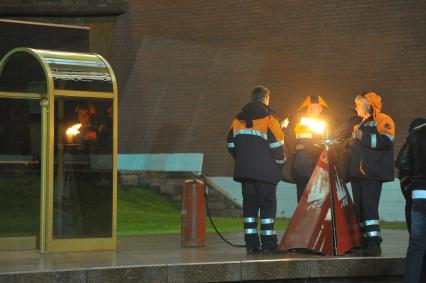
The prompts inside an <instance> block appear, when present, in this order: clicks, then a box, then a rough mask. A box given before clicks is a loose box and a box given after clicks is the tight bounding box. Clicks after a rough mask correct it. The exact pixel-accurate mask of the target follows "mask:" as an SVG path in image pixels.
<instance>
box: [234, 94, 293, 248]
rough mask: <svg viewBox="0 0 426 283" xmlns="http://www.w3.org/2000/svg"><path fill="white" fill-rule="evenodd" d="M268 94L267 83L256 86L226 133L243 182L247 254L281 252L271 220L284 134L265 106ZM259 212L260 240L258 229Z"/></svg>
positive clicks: (236, 168)
mask: <svg viewBox="0 0 426 283" xmlns="http://www.w3.org/2000/svg"><path fill="white" fill-rule="evenodd" d="M269 95H270V92H269V90H268V89H267V88H266V87H263V86H258V87H255V88H254V89H253V91H252V92H251V102H250V103H248V104H246V105H245V106H244V107H243V109H242V111H241V112H240V113H238V115H237V117H236V118H234V119H233V121H232V123H231V127H230V130H229V134H228V137H227V142H228V151H229V152H230V154H231V155H232V156H233V157H234V159H235V164H234V180H235V181H237V182H240V183H241V185H242V194H243V217H244V239H245V243H246V248H247V254H254V253H258V252H261V251H263V253H264V254H271V253H280V250H278V245H277V235H276V232H275V229H274V221H275V217H276V212H277V197H276V186H277V183H278V182H279V181H280V180H281V177H282V166H283V164H284V161H285V156H284V134H283V132H282V130H281V127H280V124H279V122H278V119H277V118H276V117H275V116H274V115H273V111H272V109H271V108H270V107H269V106H268V105H269ZM259 213H260V229H261V232H260V240H259V235H258V232H257V223H258V216H259ZM260 243H261V244H260Z"/></svg>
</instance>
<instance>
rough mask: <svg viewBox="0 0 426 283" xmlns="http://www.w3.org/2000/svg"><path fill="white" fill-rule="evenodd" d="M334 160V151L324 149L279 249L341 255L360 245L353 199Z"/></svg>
mask: <svg viewBox="0 0 426 283" xmlns="http://www.w3.org/2000/svg"><path fill="white" fill-rule="evenodd" d="M335 164H336V162H335V161H334V155H333V151H332V150H330V151H325V150H324V151H323V152H322V153H321V156H320V158H319V159H318V162H317V165H316V167H315V169H314V171H313V173H312V176H311V178H310V180H309V183H308V185H307V186H306V189H305V191H304V193H303V195H302V198H301V199H300V202H299V204H298V206H297V208H296V210H295V212H294V215H293V217H292V218H291V220H290V223H289V225H288V227H287V230H286V231H285V234H284V236H283V238H282V240H281V243H280V245H279V248H280V249H283V250H289V249H298V248H299V249H308V250H312V251H317V252H320V253H322V254H325V255H343V254H344V253H345V252H347V251H348V250H350V249H351V248H354V247H360V246H361V233H360V230H359V227H358V224H357V221H356V219H355V212H354V208H353V202H352V199H351V197H350V195H349V192H348V189H347V188H346V185H345V183H344V182H343V181H342V180H341V178H340V177H339V175H338V170H337V167H336V165H335ZM330 191H331V192H333V195H331V194H330ZM332 200H333V203H334V205H333V206H331V202H332Z"/></svg>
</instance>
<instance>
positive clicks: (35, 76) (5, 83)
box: [0, 52, 47, 93]
mask: <svg viewBox="0 0 426 283" xmlns="http://www.w3.org/2000/svg"><path fill="white" fill-rule="evenodd" d="M23 66H25V68H24V70H23ZM0 91H1V92H20V93H46V92H47V84H46V75H45V73H44V71H43V68H42V66H41V65H40V63H39V62H38V61H37V59H36V58H35V57H34V56H33V55H32V54H29V53H26V52H17V53H16V54H14V56H12V57H11V58H10V59H9V60H8V61H7V62H6V65H5V66H4V68H3V71H2V72H1V76H0Z"/></svg>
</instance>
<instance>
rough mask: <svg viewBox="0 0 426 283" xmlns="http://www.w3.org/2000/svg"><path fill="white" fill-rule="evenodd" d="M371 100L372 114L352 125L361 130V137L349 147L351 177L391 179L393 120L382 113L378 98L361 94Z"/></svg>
mask: <svg viewBox="0 0 426 283" xmlns="http://www.w3.org/2000/svg"><path fill="white" fill-rule="evenodd" d="M364 97H365V98H367V100H368V102H369V103H370V105H371V107H372V109H373V113H372V115H371V116H370V117H368V118H367V119H365V120H363V121H361V122H360V123H359V124H357V125H355V127H354V132H355V131H356V130H361V131H362V133H363V134H362V138H361V139H360V140H358V139H354V143H353V144H352V147H351V160H350V176H351V178H363V179H374V180H379V181H382V182H389V181H393V179H394V175H393V173H394V171H393V163H394V161H393V141H394V139H395V123H394V122H393V120H392V118H391V117H389V116H388V115H386V114H384V113H382V112H381V109H382V99H381V97H380V96H379V95H378V94H376V93H374V92H370V93H367V94H365V95H364Z"/></svg>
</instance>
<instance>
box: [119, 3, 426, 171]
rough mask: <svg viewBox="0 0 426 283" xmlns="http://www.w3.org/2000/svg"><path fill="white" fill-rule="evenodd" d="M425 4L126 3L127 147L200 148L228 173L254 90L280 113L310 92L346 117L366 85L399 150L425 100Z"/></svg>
mask: <svg viewBox="0 0 426 283" xmlns="http://www.w3.org/2000/svg"><path fill="white" fill-rule="evenodd" d="M425 8H426V2H423V1H410V2H405V1H337V0H336V1H321V2H320V1H255V0H247V1H235V0H226V1H225V0H223V1H188V0H182V1H172V0H169V1H139V0H133V1H129V9H128V13H126V14H124V15H121V16H119V17H118V19H117V22H116V26H115V31H114V35H113V49H112V64H113V67H114V68H115V71H116V73H117V76H118V79H119V89H120V106H119V107H120V122H119V126H120V136H119V138H120V145H119V151H120V152H121V153H137V152H141V153H148V152H149V153H160V152H161V153H167V152H203V153H205V159H204V171H205V173H207V174H208V175H229V174H231V173H232V160H231V159H230V158H229V157H228V155H227V152H226V147H225V137H226V134H227V130H228V126H229V122H230V120H231V119H232V117H233V115H234V114H235V113H236V112H237V111H238V110H239V109H240V107H241V106H242V105H243V104H244V103H245V102H246V101H247V99H248V95H249V91H250V89H251V88H252V87H253V86H255V85H257V84H264V85H266V86H268V87H269V88H270V89H271V91H272V107H273V108H274V109H275V110H276V112H278V114H279V115H281V116H285V115H286V114H287V113H289V112H291V111H294V109H295V108H296V107H297V106H298V105H299V103H300V102H301V101H302V100H303V98H304V97H305V96H306V95H308V94H320V95H322V96H323V97H325V98H326V99H327V101H328V103H329V105H330V106H331V108H332V109H333V110H334V111H335V113H336V114H337V115H338V117H340V118H342V119H344V118H346V117H347V116H348V115H349V113H348V111H347V107H348V106H350V105H352V103H353V98H354V96H355V95H356V94H359V93H360V92H364V91H368V90H374V91H377V92H378V93H379V94H381V95H382V96H383V100H384V107H383V111H384V112H385V113H388V114H389V115H391V116H392V117H393V118H394V120H395V121H396V125H397V139H396V145H397V146H396V148H397V149H399V147H400V145H401V144H402V143H403V141H404V139H405V137H406V133H407V128H408V124H409V122H410V120H411V119H412V118H414V117H416V116H420V115H424V113H425V111H424V107H425V106H426V95H425V92H426V80H425V79H424V74H425V71H426V49H425V48H424V46H425V43H426V33H425V32H424V30H425V28H426V9H425Z"/></svg>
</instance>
